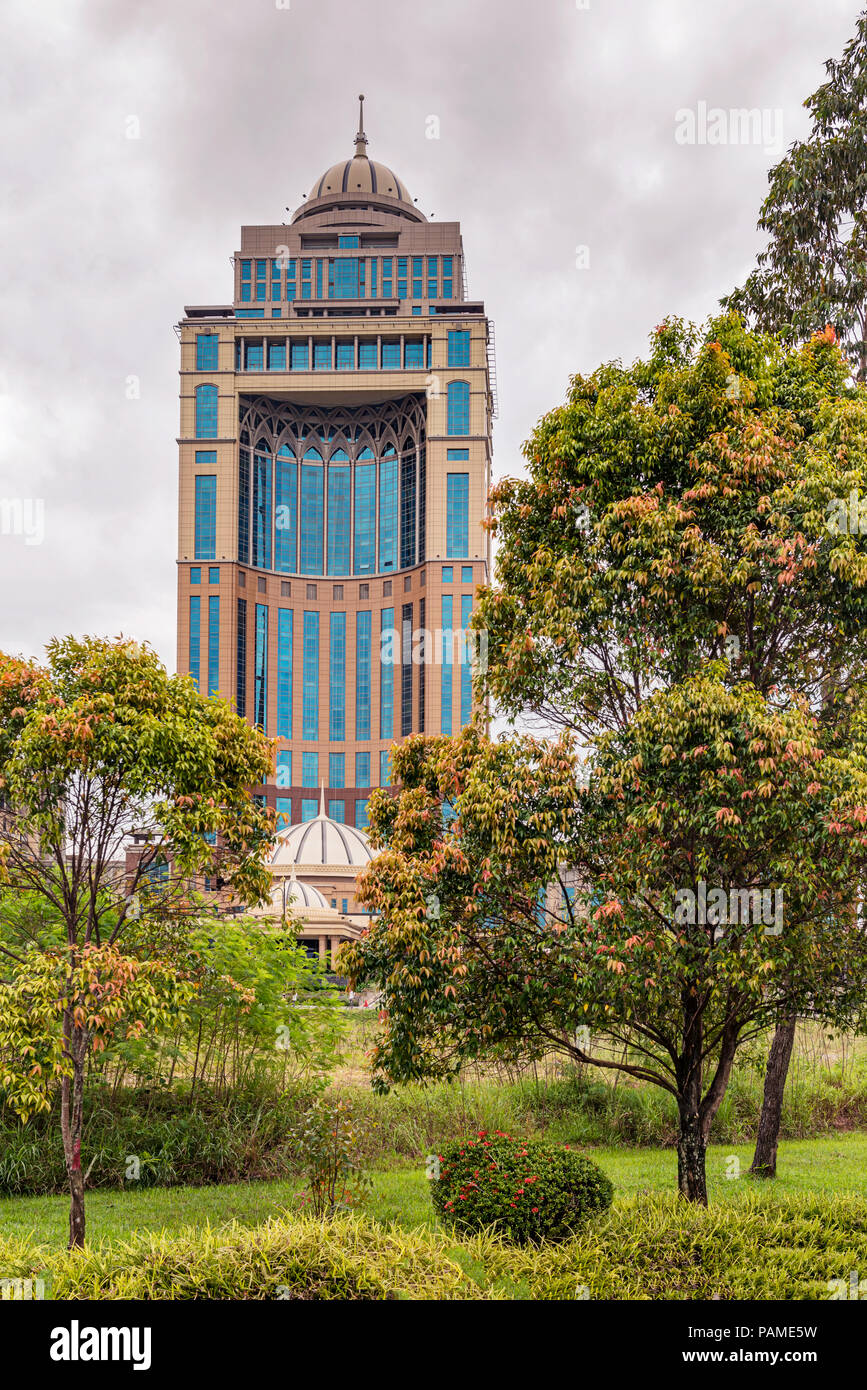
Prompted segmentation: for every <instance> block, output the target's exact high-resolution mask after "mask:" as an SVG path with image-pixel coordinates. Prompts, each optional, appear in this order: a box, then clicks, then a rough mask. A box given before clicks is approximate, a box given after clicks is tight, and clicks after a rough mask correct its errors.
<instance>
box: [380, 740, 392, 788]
mask: <svg viewBox="0 0 867 1390" xmlns="http://www.w3.org/2000/svg"><path fill="white" fill-rule="evenodd" d="M390 777H391V749H390V748H383V749H382V751H381V753H380V755H379V785H380V786H381V787H387V786H388V783H389V779H390Z"/></svg>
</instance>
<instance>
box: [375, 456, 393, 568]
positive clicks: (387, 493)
mask: <svg viewBox="0 0 867 1390" xmlns="http://www.w3.org/2000/svg"><path fill="white" fill-rule="evenodd" d="M379 568H380V571H385V572H386V573H389V572H393V571H394V570H396V569H397V455H396V454H395V456H394V458H389V459H383V460H382V461H381V463H380V465H379Z"/></svg>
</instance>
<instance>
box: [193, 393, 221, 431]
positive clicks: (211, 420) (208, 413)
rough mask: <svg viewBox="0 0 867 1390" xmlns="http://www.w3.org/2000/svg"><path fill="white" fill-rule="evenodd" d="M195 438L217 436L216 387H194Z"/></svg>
mask: <svg viewBox="0 0 867 1390" xmlns="http://www.w3.org/2000/svg"><path fill="white" fill-rule="evenodd" d="M196 438H197V439H216V438H217V388H216V386H209V385H205V386H197V387H196Z"/></svg>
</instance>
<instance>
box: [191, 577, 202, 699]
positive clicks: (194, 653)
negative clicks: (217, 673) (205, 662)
mask: <svg viewBox="0 0 867 1390" xmlns="http://www.w3.org/2000/svg"><path fill="white" fill-rule="evenodd" d="M201 644H202V600H201V597H200V596H199V594H191V595H190V642H189V651H188V664H189V668H190V675H191V676H192V677H193V679H194V680H195V682H196V685H200V683H201V674H202V672H201V659H200V654H201Z"/></svg>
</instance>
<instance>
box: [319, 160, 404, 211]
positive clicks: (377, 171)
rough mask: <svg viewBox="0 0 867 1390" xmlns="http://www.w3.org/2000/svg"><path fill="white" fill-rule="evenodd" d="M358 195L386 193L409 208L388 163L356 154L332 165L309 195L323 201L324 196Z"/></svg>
mask: <svg viewBox="0 0 867 1390" xmlns="http://www.w3.org/2000/svg"><path fill="white" fill-rule="evenodd" d="M359 192H360V193H385V194H387V195H388V196H389V197H391V198H399V199H400V200H401V202H403V203H409V204H410V206H412V198H410V196H409V194H408V192H407V190H406V188H405V187H404V185H403V184H402V183H401V181H400V179H399V178H398V177H397V174H395V173H393V172H392V170H391V169H389V167H388V165H387V164H380V163H379V162H378V161H377V160H375V159H368V157H367V155H366V154H361V155H359V154H357V155H355V156H354V157H353V158H352V159H342V160H341V161H340V163H339V164H332V166H331V168H330V169H326V170H325V173H324V174H323V175H322V178H321V179H320V180H319V182H318V183H317V184H314V186H313V188H312V190H311V193H310V196H311V198H322V197H323V196H324V195H325V194H326V193H359Z"/></svg>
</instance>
